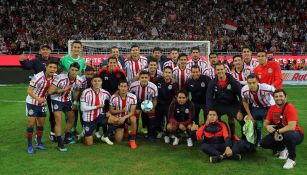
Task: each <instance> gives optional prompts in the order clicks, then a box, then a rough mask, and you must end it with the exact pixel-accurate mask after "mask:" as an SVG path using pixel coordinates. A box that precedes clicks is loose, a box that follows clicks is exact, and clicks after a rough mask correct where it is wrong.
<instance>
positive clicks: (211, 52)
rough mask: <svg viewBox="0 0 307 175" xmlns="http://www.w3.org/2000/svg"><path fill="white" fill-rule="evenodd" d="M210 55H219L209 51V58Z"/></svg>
mask: <svg viewBox="0 0 307 175" xmlns="http://www.w3.org/2000/svg"><path fill="white" fill-rule="evenodd" d="M211 55H216V56H217V57H218V56H219V55H218V54H217V53H216V52H211V53H210V54H209V58H210V56H211Z"/></svg>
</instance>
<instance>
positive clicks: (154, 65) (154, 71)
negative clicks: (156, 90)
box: [144, 59, 163, 84]
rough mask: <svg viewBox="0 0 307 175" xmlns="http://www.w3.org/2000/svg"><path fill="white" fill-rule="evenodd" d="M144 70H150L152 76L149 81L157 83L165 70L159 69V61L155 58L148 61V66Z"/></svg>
mask: <svg viewBox="0 0 307 175" xmlns="http://www.w3.org/2000/svg"><path fill="white" fill-rule="evenodd" d="M144 70H145V71H148V73H149V77H150V79H149V81H150V82H152V83H154V84H156V80H157V78H158V77H161V76H162V75H163V72H161V71H160V70H159V69H158V61H156V60H154V59H152V60H149V61H148V68H146V69H144Z"/></svg>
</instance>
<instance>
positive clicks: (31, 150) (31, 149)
mask: <svg viewBox="0 0 307 175" xmlns="http://www.w3.org/2000/svg"><path fill="white" fill-rule="evenodd" d="M28 153H29V154H33V153H34V149H33V147H32V146H29V147H28Z"/></svg>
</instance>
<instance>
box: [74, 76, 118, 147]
mask: <svg viewBox="0 0 307 175" xmlns="http://www.w3.org/2000/svg"><path fill="white" fill-rule="evenodd" d="M91 84H92V87H91V88H87V89H85V90H84V91H83V92H82V95H81V98H80V102H81V106H80V109H81V111H82V118H83V121H84V124H83V127H84V130H85V134H84V137H85V144H86V145H92V144H93V136H92V134H93V132H94V131H95V130H96V128H97V126H106V125H107V124H108V123H111V124H114V123H117V120H118V119H117V118H116V117H114V116H112V115H111V114H110V113H109V112H105V111H104V107H105V104H106V101H109V100H110V96H111V95H110V93H109V92H108V91H106V90H104V89H102V88H101V85H102V80H101V78H100V77H99V76H98V75H95V76H94V77H93V78H92V80H91ZM109 134H110V131H109V130H108V131H107V132H106V133H104V136H102V137H101V140H102V141H103V142H106V143H107V144H109V145H113V142H112V141H110V139H109V137H108V136H109Z"/></svg>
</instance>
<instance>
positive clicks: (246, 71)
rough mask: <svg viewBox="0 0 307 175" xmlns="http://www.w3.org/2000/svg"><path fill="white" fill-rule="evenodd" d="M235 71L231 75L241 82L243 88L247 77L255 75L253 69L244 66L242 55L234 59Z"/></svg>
mask: <svg viewBox="0 0 307 175" xmlns="http://www.w3.org/2000/svg"><path fill="white" fill-rule="evenodd" d="M233 64H234V71H233V72H231V75H232V76H233V77H234V78H235V79H236V80H238V81H239V82H240V84H241V85H242V86H244V85H246V84H247V82H246V80H247V76H248V75H250V74H251V73H253V68H252V67H250V66H247V65H244V64H243V61H242V58H241V55H235V56H234V57H233Z"/></svg>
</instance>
